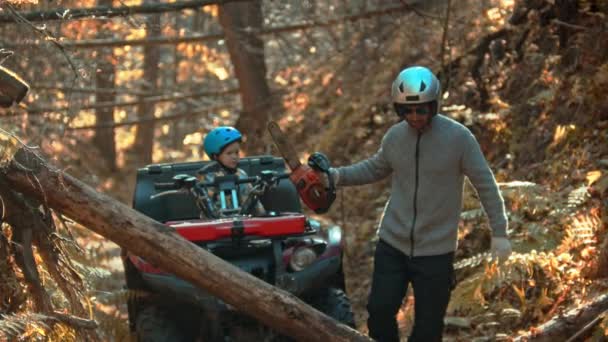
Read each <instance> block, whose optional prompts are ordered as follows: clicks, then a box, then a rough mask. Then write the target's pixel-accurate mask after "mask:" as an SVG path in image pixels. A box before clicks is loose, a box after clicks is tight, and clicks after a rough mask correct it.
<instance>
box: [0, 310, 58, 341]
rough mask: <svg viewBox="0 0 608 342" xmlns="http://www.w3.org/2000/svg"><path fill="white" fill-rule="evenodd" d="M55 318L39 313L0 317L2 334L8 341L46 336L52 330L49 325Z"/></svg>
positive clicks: (0, 331)
mask: <svg viewBox="0 0 608 342" xmlns="http://www.w3.org/2000/svg"><path fill="white" fill-rule="evenodd" d="M50 321H55V318H53V317H50V316H46V315H42V314H37V313H18V314H12V315H0V334H1V335H4V337H5V338H7V339H9V340H10V339H12V338H22V337H24V336H27V337H29V338H33V337H35V336H39V337H42V336H45V335H46V334H47V332H49V331H50V330H51V327H50V326H49V325H48V324H47V323H48V322H50Z"/></svg>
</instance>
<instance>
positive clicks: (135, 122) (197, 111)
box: [66, 106, 229, 131]
mask: <svg viewBox="0 0 608 342" xmlns="http://www.w3.org/2000/svg"><path fill="white" fill-rule="evenodd" d="M224 109H229V108H228V107H226V106H217V107H207V108H196V109H193V110H188V111H184V112H181V113H178V114H173V115H165V116H161V117H159V118H149V119H143V120H132V121H124V122H116V123H113V124H110V125H91V126H81V127H69V128H66V130H68V131H80V130H88V129H96V128H99V127H112V128H116V127H124V126H133V125H139V124H141V123H146V122H162V121H175V120H180V119H184V118H190V117H193V116H197V115H203V114H206V115H209V114H211V113H213V112H218V111H220V110H224Z"/></svg>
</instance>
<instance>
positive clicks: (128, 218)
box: [0, 136, 369, 341]
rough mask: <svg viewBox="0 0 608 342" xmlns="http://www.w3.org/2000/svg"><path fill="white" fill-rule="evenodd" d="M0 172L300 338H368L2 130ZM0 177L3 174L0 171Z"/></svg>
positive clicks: (84, 222) (70, 214) (77, 218)
mask: <svg viewBox="0 0 608 342" xmlns="http://www.w3.org/2000/svg"><path fill="white" fill-rule="evenodd" d="M0 138H1V139H0V142H1V144H2V145H0V152H1V153H0V155H2V156H4V158H3V159H1V160H0V171H2V172H0V178H3V179H4V181H6V182H8V184H9V185H10V186H11V188H12V189H14V190H15V191H19V192H22V193H23V194H24V195H26V196H31V197H32V198H35V199H37V200H39V201H43V202H44V203H46V204H48V206H49V207H50V208H52V209H54V210H56V211H58V212H60V213H62V214H64V215H65V216H67V217H70V218H71V219H72V220H74V221H76V222H78V223H80V224H82V225H83V226H85V227H88V228H89V229H91V230H93V231H95V232H96V233H98V234H101V235H103V236H104V237H106V238H108V239H110V240H112V241H114V242H115V243H117V244H118V245H120V246H121V247H123V248H125V249H128V250H130V251H132V252H133V253H135V254H137V255H139V256H141V257H142V258H144V259H146V260H148V261H149V262H151V263H152V264H155V265H158V266H159V267H160V268H162V269H166V270H172V271H173V272H174V274H175V275H176V276H178V277H180V278H182V279H184V280H186V281H189V282H191V283H192V284H194V285H195V286H198V287H200V288H202V289H204V290H206V291H207V292H209V293H211V294H212V295H214V296H217V297H219V298H221V299H222V300H223V301H225V302H226V303H228V304H230V305H232V306H234V307H236V308H238V309H239V310H241V311H242V312H244V313H246V314H249V315H251V316H253V317H255V318H257V319H258V320H259V321H261V322H262V323H264V324H266V325H268V326H270V327H272V328H275V329H276V330H277V331H279V332H281V333H283V334H286V335H288V336H291V337H294V338H296V339H297V340H299V341H369V339H368V338H366V337H365V336H363V335H362V334H360V333H359V332H357V331H355V330H352V329H350V328H349V327H347V326H345V325H343V324H337V322H336V321H334V320H333V319H331V318H329V317H328V316H326V315H324V314H322V313H320V312H318V311H316V310H314V309H313V308H311V307H310V306H308V305H306V304H305V303H304V302H302V301H301V300H300V299H298V298H297V297H295V296H294V295H292V294H289V293H287V292H285V291H283V290H281V289H278V288H275V287H273V286H272V285H270V284H268V283H266V282H264V281H262V280H260V279H258V278H256V277H254V276H252V275H250V274H248V273H245V272H243V271H241V270H239V269H238V268H237V267H235V266H233V265H231V264H229V263H227V262H225V261H224V260H222V259H220V258H218V257H216V256H215V255H213V254H211V253H208V252H206V251H205V250H203V249H202V248H199V247H197V246H196V245H195V244H193V243H191V242H188V241H186V240H184V239H183V238H181V237H180V236H179V235H178V234H177V233H175V231H174V230H172V229H170V228H168V227H167V226H165V225H163V224H161V223H159V222H156V221H154V220H152V219H151V218H149V217H147V216H145V215H143V214H141V213H139V212H136V211H134V210H132V209H131V208H129V207H127V206H126V205H124V204H123V203H121V202H118V201H116V200H114V199H112V198H110V197H109V196H107V195H104V194H101V193H98V192H96V191H95V190H94V189H93V188H91V187H90V186H87V185H85V184H84V183H82V182H80V181H79V180H77V179H75V178H73V177H72V176H70V175H69V174H67V173H64V172H61V171H59V170H57V169H55V168H51V167H50V166H49V165H48V164H47V163H46V162H45V161H44V160H43V159H42V158H41V157H39V156H38V155H36V154H34V152H32V150H30V149H28V148H26V147H24V146H22V145H21V144H19V143H17V142H16V139H15V138H10V137H7V136H0ZM0 180H2V179H0Z"/></svg>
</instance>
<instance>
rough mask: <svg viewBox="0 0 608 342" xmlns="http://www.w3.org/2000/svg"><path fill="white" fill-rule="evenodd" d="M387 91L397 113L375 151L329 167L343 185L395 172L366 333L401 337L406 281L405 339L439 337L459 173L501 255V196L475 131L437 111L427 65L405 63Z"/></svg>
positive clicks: (437, 91)
mask: <svg viewBox="0 0 608 342" xmlns="http://www.w3.org/2000/svg"><path fill="white" fill-rule="evenodd" d="M391 93H392V100H393V103H394V108H395V111H396V113H397V115H398V116H399V118H400V119H402V120H400V122H399V123H397V124H396V125H394V126H392V127H391V128H390V129H389V130H388V132H387V133H386V134H385V136H384V138H383V139H382V143H381V146H380V148H379V150H378V152H377V153H376V154H375V155H373V156H372V157H370V158H368V159H366V160H363V161H361V162H358V163H356V164H353V165H350V166H345V167H339V168H335V169H331V173H332V176H333V178H334V179H335V181H336V183H337V184H338V185H341V186H348V185H361V184H368V183H372V182H376V181H379V180H381V179H383V178H385V177H388V176H389V175H391V177H392V185H391V193H390V199H389V200H388V202H387V204H386V207H385V209H384V214H383V216H382V220H381V222H380V227H379V231H378V235H379V237H380V240H379V242H378V245H377V247H376V252H375V256H374V273H373V279H372V288H371V293H370V295H369V301H368V306H367V310H368V312H369V319H368V327H369V335H370V336H371V337H372V338H374V339H376V340H378V341H381V342H385V341H399V332H398V329H397V322H396V319H395V316H396V314H397V312H398V310H399V307H400V306H401V303H402V301H403V298H404V296H405V294H406V291H407V287H408V285H409V284H410V283H411V284H412V286H413V289H414V298H415V320H414V328H413V331H412V334H411V336H410V339H409V341H424V342H429V341H441V336H442V331H443V317H444V315H445V311H446V308H447V305H448V302H449V299H450V292H451V290H452V281H453V273H454V269H453V260H454V251H455V250H456V247H457V236H458V234H457V233H458V232H457V228H458V221H459V218H460V211H461V204H462V191H463V182H464V176H467V177H468V178H469V179H470V180H471V183H472V184H473V185H474V186H475V188H476V190H477V192H478V193H479V197H480V199H481V203H482V204H483V207H484V209H485V211H486V213H487V215H488V217H489V220H490V226H491V228H492V230H493V237H492V251H493V252H494V254H495V255H496V256H498V257H499V258H501V259H505V258H507V257H508V255H509V254H510V253H511V245H510V243H509V240H508V239H507V235H506V231H507V217H506V214H505V208H504V202H503V199H502V197H501V195H500V192H499V190H498V186H497V184H496V180H495V179H494V175H493V174H492V171H491V170H490V168H489V167H488V164H487V162H486V160H485V158H484V156H483V154H482V152H481V149H480V148H479V144H478V143H477V140H476V139H475V137H474V136H473V134H472V133H471V132H470V131H469V130H468V129H467V128H466V127H465V126H463V125H461V124H460V123H458V122H456V121H454V120H452V119H450V118H448V117H446V116H443V115H441V114H438V113H437V112H438V110H439V102H440V98H441V87H440V84H439V80H438V79H437V78H436V77H435V75H434V74H433V73H432V72H431V71H430V70H429V69H427V68H425V67H419V66H415V67H410V68H406V69H404V70H403V71H401V73H399V75H398V76H397V78H396V79H395V81H394V82H393V85H392V91H391Z"/></svg>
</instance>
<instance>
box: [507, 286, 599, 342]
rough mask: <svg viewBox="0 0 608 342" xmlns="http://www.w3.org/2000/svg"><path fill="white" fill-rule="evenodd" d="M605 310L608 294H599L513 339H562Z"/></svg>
mask: <svg viewBox="0 0 608 342" xmlns="http://www.w3.org/2000/svg"><path fill="white" fill-rule="evenodd" d="M605 310H608V294H604V295H601V296H599V297H597V298H596V299H594V300H593V301H592V302H591V303H588V304H586V305H584V306H582V307H579V308H576V309H572V310H570V311H568V312H567V313H566V314H565V315H563V316H561V315H560V316H557V317H554V318H552V319H551V320H550V321H548V322H546V323H545V324H543V325H541V326H539V327H536V328H533V329H531V332H528V333H526V334H524V335H520V336H517V337H516V338H515V339H514V341H515V342H523V341H535V342H553V341H562V340H563V339H564V336H572V335H573V334H575V333H577V332H578V331H580V330H581V328H583V327H584V326H586V325H587V324H588V323H589V322H591V321H593V319H594V318H596V317H597V316H598V315H599V314H601V313H602V312H604V311H605Z"/></svg>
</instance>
